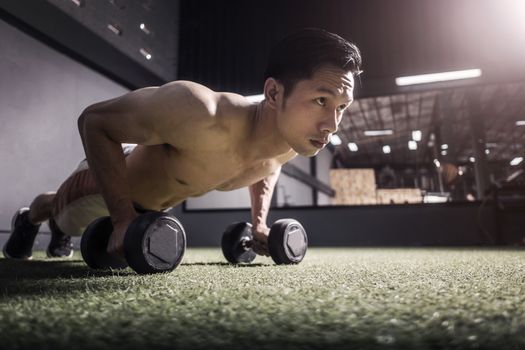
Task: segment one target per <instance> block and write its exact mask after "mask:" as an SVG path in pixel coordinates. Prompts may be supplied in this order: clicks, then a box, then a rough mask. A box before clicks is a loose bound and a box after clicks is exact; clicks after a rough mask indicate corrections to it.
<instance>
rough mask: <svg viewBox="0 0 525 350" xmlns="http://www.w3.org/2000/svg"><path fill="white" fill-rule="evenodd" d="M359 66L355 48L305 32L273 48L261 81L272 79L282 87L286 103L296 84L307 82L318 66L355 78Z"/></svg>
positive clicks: (330, 37) (316, 31)
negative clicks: (332, 67) (346, 73)
mask: <svg viewBox="0 0 525 350" xmlns="http://www.w3.org/2000/svg"><path fill="white" fill-rule="evenodd" d="M361 64H362V61H361V53H360V51H359V49H358V48H357V46H356V45H355V44H353V43H351V42H349V41H347V40H346V39H343V38H341V37H340V36H339V35H336V34H333V33H330V32H327V31H326V30H323V29H318V28H306V29H302V30H300V31H299V32H296V33H294V34H292V35H289V36H287V37H285V38H284V39H282V40H281V41H279V42H278V43H277V45H275V46H274V48H273V49H272V51H271V53H270V57H269V60H268V65H267V66H266V71H265V73H264V80H266V79H268V78H274V79H275V80H277V81H278V82H279V83H280V84H282V85H283V87H284V97H285V99H286V98H287V97H288V96H290V94H291V93H292V91H293V88H294V87H295V84H296V83H297V82H298V81H300V80H305V79H310V78H311V77H312V75H313V74H314V72H315V71H316V70H317V69H319V68H320V67H322V66H327V65H330V66H334V67H337V68H340V69H341V70H343V71H348V72H351V73H352V74H353V75H354V76H357V75H358V74H359V73H361V70H360V69H361Z"/></svg>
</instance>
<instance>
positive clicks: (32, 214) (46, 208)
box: [29, 192, 56, 225]
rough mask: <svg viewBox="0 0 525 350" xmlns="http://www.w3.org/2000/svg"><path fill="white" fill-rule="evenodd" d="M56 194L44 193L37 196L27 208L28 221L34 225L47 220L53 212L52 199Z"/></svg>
mask: <svg viewBox="0 0 525 350" xmlns="http://www.w3.org/2000/svg"><path fill="white" fill-rule="evenodd" d="M55 196H56V192H46V193H42V194H40V195H38V196H37V197H36V198H35V199H34V200H33V202H32V203H31V205H30V206H29V221H31V223H33V224H34V225H38V224H41V223H43V222H44V221H47V220H49V218H50V217H51V212H52V210H53V199H55Z"/></svg>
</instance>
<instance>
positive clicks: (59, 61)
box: [0, 0, 525, 246]
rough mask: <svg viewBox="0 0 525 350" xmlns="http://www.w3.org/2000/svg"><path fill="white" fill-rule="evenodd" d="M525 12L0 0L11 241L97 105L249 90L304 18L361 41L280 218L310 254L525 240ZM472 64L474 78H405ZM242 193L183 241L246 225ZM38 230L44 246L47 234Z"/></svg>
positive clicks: (446, 5)
mask: <svg viewBox="0 0 525 350" xmlns="http://www.w3.org/2000/svg"><path fill="white" fill-rule="evenodd" d="M524 13H525V4H524V3H523V2H522V1H519V0H501V1H492V0H440V1H431V0H397V1H395V2H393V1H386V0H355V1H343V0H331V1H306V0H287V1H277V0H268V1H264V2H251V1H241V0H230V1H212V0H191V1H190V0H187V1H184V0H181V1H175V0H173V1H167V0H166V1H161V0H140V1H138V0H137V1H124V0H107V1H102V0H101V1H89V0H47V1H9V0H0V77H1V79H0V111H1V116H0V121H1V122H0V157H1V159H2V160H3V161H4V167H3V171H2V172H0V181H1V182H2V183H3V184H4V186H3V188H2V196H1V197H0V232H1V233H0V241H2V244H3V241H5V239H6V238H7V234H8V232H9V228H10V220H11V216H12V214H13V212H14V211H15V210H16V209H17V208H18V207H20V206H24V205H28V204H29V202H30V201H31V199H32V198H33V197H34V196H35V195H36V194H38V193H41V192H44V191H48V190H56V188H57V187H58V186H59V184H60V183H61V182H62V181H63V180H64V179H65V178H66V177H67V176H68V174H69V173H70V172H71V171H72V170H73V169H74V168H75V166H76V165H77V164H78V162H79V161H80V160H81V159H82V158H83V157H84V154H83V150H82V146H81V142H80V137H79V135H78V131H77V125H76V120H77V117H78V115H79V114H80V112H81V111H82V110H83V109H84V108H85V107H86V106H88V105H89V104H90V103H93V102H97V101H100V100H103V99H107V98H111V97H114V96H117V95H121V94H123V93H125V92H127V91H129V90H132V89H136V88H139V87H144V86H150V85H160V84H163V83H165V82H168V81H172V80H177V79H184V80H192V81H196V82H199V83H202V84H204V85H207V86H209V87H210V88H212V89H214V90H217V91H231V92H236V93H239V94H242V95H247V96H253V95H258V94H260V93H261V88H262V84H263V81H262V75H263V70H264V67H265V63H266V59H267V56H268V53H269V50H270V48H271V47H272V45H273V44H274V43H275V42H276V41H277V40H279V39H280V38H281V37H283V36H284V35H285V34H287V33H291V32H293V31H294V30H297V29H299V28H303V27H306V26H310V27H311V26H315V27H321V28H325V29H327V30H329V31H332V32H335V33H338V34H340V35H342V36H343V37H345V38H348V39H350V40H352V41H354V42H355V43H356V44H357V45H358V46H359V47H360V49H361V50H362V54H363V58H364V73H363V74H362V75H361V77H360V79H359V82H358V85H357V90H356V100H355V102H354V104H353V105H352V106H351V107H350V108H349V110H348V111H347V112H346V113H345V116H344V118H343V121H342V125H341V128H340V131H339V132H338V134H337V135H338V139H335V140H333V143H332V144H331V145H329V147H328V148H327V149H325V150H323V151H322V152H321V153H320V155H318V156H317V157H315V158H302V157H299V158H297V159H295V160H294V161H292V162H291V163H290V164H287V165H286V166H285V167H284V169H283V173H282V175H281V178H280V180H279V183H278V185H277V186H276V192H275V194H274V198H273V200H272V210H271V212H270V216H269V220H268V221H269V222H270V223H271V222H272V221H274V220H275V219H277V218H281V217H294V218H297V219H298V220H300V221H301V222H302V223H303V224H304V226H305V227H306V228H307V230H308V234H309V239H310V245H311V246H372V245H373V246H429V245H432V246H435V245H443V246H455V245H497V244H502V245H512V244H517V243H518V242H519V241H520V240H521V239H522V238H523V236H525V230H524V229H523V227H525V215H524V214H525V196H524V194H525V176H524V175H523V157H524V154H525V145H524V141H525V139H524V134H525V65H524V64H523V62H525V40H524V38H525V21H523V14H524ZM459 70H469V71H470V72H474V73H475V76H474V77H473V78H469V79H460V80H453V81H442V82H434V83H425V84H417V85H408V86H404V85H400V84H397V83H396V78H398V77H403V76H413V75H418V74H426V73H437V72H450V71H459ZM248 198H249V197H248V192H247V190H246V189H241V190H237V191H232V192H213V193H210V194H207V195H205V196H202V197H199V198H191V199H189V200H188V201H186V202H185V203H184V204H183V205H182V206H180V207H177V208H175V209H174V214H175V215H176V216H177V217H178V218H179V219H180V220H181V221H182V223H183V224H184V225H185V227H186V228H187V231H188V245H189V246H219V245H220V237H221V232H222V229H223V228H224V227H226V226H227V225H228V224H229V223H230V222H232V221H239V220H249V219H250V212H249V207H248V203H249V202H248ZM46 230H47V229H46V228H43V230H42V231H44V234H42V235H40V236H39V238H38V241H39V242H40V243H39V244H40V245H42V246H45V241H46V235H45V231H46Z"/></svg>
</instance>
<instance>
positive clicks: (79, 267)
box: [0, 259, 135, 280]
mask: <svg viewBox="0 0 525 350" xmlns="http://www.w3.org/2000/svg"><path fill="white" fill-rule="evenodd" d="M131 274H135V273H134V272H133V271H129V270H119V271H116V270H113V271H112V270H93V269H90V268H89V267H88V266H87V265H85V264H84V263H83V262H82V260H50V261H42V260H11V259H0V277H1V278H5V279H30V280H43V279H54V278H60V277H62V278H86V277H106V276H114V275H131Z"/></svg>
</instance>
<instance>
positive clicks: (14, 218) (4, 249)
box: [2, 207, 33, 260]
mask: <svg viewBox="0 0 525 350" xmlns="http://www.w3.org/2000/svg"><path fill="white" fill-rule="evenodd" d="M27 210H29V208H27V207H23V208H20V209H18V210H17V212H16V213H15V215H13V218H12V219H11V233H13V231H14V230H15V220H16V217H17V216H18V215H20V214H22V213H23V212H24V211H27ZM9 238H11V237H9ZM7 242H9V239H8V240H7ZM7 242H5V244H4V247H3V248H2V253H3V254H4V256H5V257H6V258H7V259H13V260H32V259H33V255H32V254H31V256H30V257H28V258H15V257H13V256H11V255H9V254H8V253H7V250H6V249H7Z"/></svg>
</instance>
